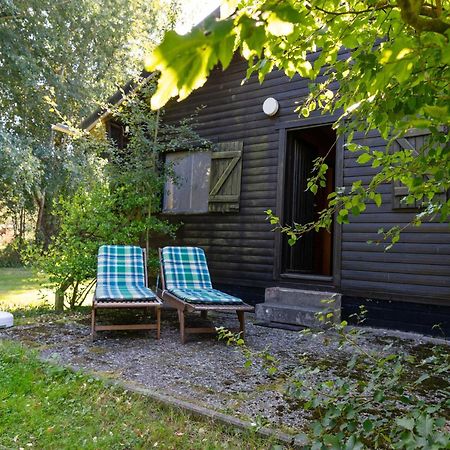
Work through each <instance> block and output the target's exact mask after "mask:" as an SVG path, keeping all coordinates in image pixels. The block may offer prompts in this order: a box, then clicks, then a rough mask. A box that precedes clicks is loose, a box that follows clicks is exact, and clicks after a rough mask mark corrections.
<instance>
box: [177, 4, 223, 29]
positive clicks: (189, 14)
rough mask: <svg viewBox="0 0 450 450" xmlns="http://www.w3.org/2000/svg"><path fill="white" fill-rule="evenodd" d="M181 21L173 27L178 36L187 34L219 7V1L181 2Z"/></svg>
mask: <svg viewBox="0 0 450 450" xmlns="http://www.w3.org/2000/svg"><path fill="white" fill-rule="evenodd" d="M181 3H182V13H181V15H180V16H181V18H182V19H181V21H180V23H179V24H178V25H177V26H176V27H175V31H176V32H177V33H179V34H185V33H187V32H188V31H189V30H190V29H191V28H192V27H193V26H194V25H196V24H197V23H199V22H201V21H202V19H204V18H205V17H206V16H207V15H208V14H210V13H211V12H213V11H214V10H215V9H216V8H218V7H219V5H220V0H182V2H181Z"/></svg>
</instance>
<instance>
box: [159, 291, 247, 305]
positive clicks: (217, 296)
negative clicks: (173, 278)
mask: <svg viewBox="0 0 450 450" xmlns="http://www.w3.org/2000/svg"><path fill="white" fill-rule="evenodd" d="M168 292H170V293H171V294H173V295H175V296H176V297H178V298H180V299H181V300H184V301H185V302H188V303H196V304H220V305H236V304H238V305H241V304H242V303H243V301H242V300H241V299H240V298H237V297H233V296H232V295H230V294H226V293H225V292H222V291H218V290H217V289H187V288H184V289H183V288H172V289H168Z"/></svg>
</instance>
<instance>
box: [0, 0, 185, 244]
mask: <svg viewBox="0 0 450 450" xmlns="http://www.w3.org/2000/svg"><path fill="white" fill-rule="evenodd" d="M176 5H177V3H176V0H151V1H146V2H145V1H142V0H132V1H130V0H109V1H108V2H100V3H99V2H98V1H95V0H76V1H64V0H57V1H50V0H14V1H9V0H1V1H0V42H1V47H0V61H1V67H2V70H1V71H0V109H1V111H2V118H1V123H2V133H3V132H5V133H7V134H8V136H12V139H13V140H14V144H17V143H19V144H20V145H15V147H13V150H14V151H13V152H11V151H10V148H6V149H5V148H4V141H3V142H2V143H1V145H0V169H1V170H0V173H1V174H2V175H3V174H7V175H6V176H7V177H8V178H7V179H5V180H4V182H5V183H7V184H8V186H7V187H8V191H7V192H8V193H9V191H10V190H13V191H14V192H11V193H9V197H8V200H9V198H10V197H11V196H12V195H14V196H15V197H16V202H15V203H14V204H15V205H17V206H15V210H16V209H18V208H19V206H20V205H21V203H20V201H21V202H22V203H23V204H24V206H23V208H26V212H27V213H28V217H27V218H26V219H27V221H30V220H32V219H35V220H36V234H37V239H38V240H40V241H43V242H44V245H45V246H47V245H48V244H49V242H50V237H51V235H52V234H54V232H55V230H56V227H57V224H56V223H54V222H53V220H52V205H53V201H54V200H55V199H57V198H58V197H59V196H60V195H67V194H68V193H73V192H74V190H75V189H76V186H77V185H78V182H79V181H80V176H81V178H82V175H83V170H84V167H85V163H86V155H84V154H82V153H73V152H71V149H70V147H69V148H68V147H67V146H64V145H63V146H61V147H59V146H58V147H57V148H55V147H54V146H53V143H52V138H53V136H52V134H51V125H52V123H55V122H56V121H58V120H61V119H62V118H63V119H64V120H65V121H68V122H70V123H72V124H77V123H78V120H79V117H81V116H83V115H85V114H86V113H87V112H88V111H89V112H90V110H91V109H92V107H93V106H92V105H95V104H96V102H97V99H99V98H106V97H107V96H109V95H110V94H111V93H112V92H113V91H115V90H116V89H117V88H116V84H117V83H118V84H120V85H121V84H124V83H125V82H126V81H128V79H130V78H132V77H134V76H136V75H137V74H139V73H140V72H141V70H142V58H143V54H144V53H145V52H147V51H149V50H150V49H151V48H152V47H153V46H154V45H155V42H157V41H158V40H159V39H160V37H161V33H162V30H164V29H167V28H168V27H171V26H172V25H173V22H174V20H175V18H176ZM55 105H56V106H57V107H56V108H55ZM56 110H57V111H58V114H57V113H56ZM5 151H6V152H7V153H6V154H5V155H3V153H4V152H5ZM2 155H3V156H2ZM5 158H7V159H8V160H14V161H15V162H18V161H19V162H20V165H21V166H23V167H25V168H26V169H27V170H25V171H23V172H22V171H21V170H19V166H16V167H17V169H16V170H15V172H14V173H13V174H11V173H10V172H11V171H10V170H9V169H10V166H9V165H6V166H4V164H5V161H4V159H5ZM6 164H8V161H6ZM33 168H34V170H32V171H31V172H30V171H29V169H33ZM17 174H19V175H17ZM74 175H75V176H74ZM0 176H1V175H0ZM18 176H20V177H22V178H21V179H20V180H19V179H18ZM16 181H18V183H16ZM19 194H20V198H19V197H18V195H19ZM24 197H25V199H26V202H25V201H24ZM23 208H22V210H23ZM35 211H37V214H36V216H33V217H30V215H31V214H33V213H34V212H35Z"/></svg>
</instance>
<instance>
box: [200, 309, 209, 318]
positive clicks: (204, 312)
mask: <svg viewBox="0 0 450 450" xmlns="http://www.w3.org/2000/svg"><path fill="white" fill-rule="evenodd" d="M200 317H201V318H202V319H207V318H208V311H200Z"/></svg>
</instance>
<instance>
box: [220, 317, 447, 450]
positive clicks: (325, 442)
mask: <svg viewBox="0 0 450 450" xmlns="http://www.w3.org/2000/svg"><path fill="white" fill-rule="evenodd" d="M331 330H332V331H333V333H332V335H331V336H330V330H329V331H327V332H324V331H320V332H314V333H313V335H314V336H317V335H318V334H323V335H324V337H325V339H324V342H325V344H327V342H328V343H331V341H336V340H337V342H338V349H343V348H346V349H347V354H348V355H349V356H348V357H347V359H346V360H344V361H341V362H342V365H343V369H342V370H338V369H336V370H335V371H332V373H329V372H328V373H326V372H323V371H322V370H321V367H320V364H317V358H316V356H314V357H311V356H312V355H304V356H303V357H302V358H301V359H300V361H298V364H297V366H296V368H295V369H293V370H292V372H291V373H290V374H289V376H288V378H287V382H286V392H285V394H286V395H287V396H288V397H289V398H290V399H291V404H296V407H297V408H302V409H303V410H305V411H308V412H309V413H310V417H311V422H310V424H309V427H308V429H303V430H299V431H300V433H299V435H300V436H302V438H303V441H304V442H306V443H307V444H305V445H306V446H305V449H306V448H308V449H314V450H322V449H323V450H325V449H329V448H331V449H344V448H345V449H386V450H387V449H411V450H413V449H414V450H415V449H421V448H423V449H431V448H432V449H444V448H448V446H449V445H450V437H449V434H448V432H446V430H448V428H447V427H448V420H449V417H448V410H449V407H450V400H449V399H450V396H449V394H450V379H449V377H448V374H449V370H450V358H449V353H448V351H447V349H446V348H445V347H444V348H442V347H438V346H436V347H434V348H433V349H432V351H431V353H430V354H429V355H428V356H427V357H423V356H422V357H420V356H417V357H416V356H413V355H408V354H403V353H396V352H394V351H393V349H392V343H390V344H388V345H386V346H384V348H383V349H382V350H381V351H379V350H377V351H371V350H367V349H365V348H364V346H361V345H360V338H361V337H362V335H363V331H362V330H361V329H357V328H353V329H349V328H348V327H347V323H346V322H342V323H340V324H333V325H331ZM305 333H306V334H311V332H310V331H309V330H308V331H306V332H305ZM325 333H326V334H325ZM221 336H222V338H225V339H227V341H228V343H230V344H234V345H238V346H239V347H241V348H242V349H243V351H244V354H245V356H246V358H247V365H249V364H251V363H252V361H256V360H260V359H261V354H260V352H258V353H257V354H254V352H253V351H252V350H251V349H249V348H248V347H247V346H246V345H245V343H244V342H243V340H242V339H240V338H239V336H235V335H233V334H232V333H230V332H226V331H223V330H222V331H221ZM312 337H313V336H312ZM264 353H266V355H265V356H264V360H266V359H267V358H268V357H270V353H267V352H264ZM271 361H274V358H273V356H272V359H271ZM269 369H270V370H269V374H270V375H272V374H274V373H275V372H276V365H275V367H273V366H272V365H269ZM430 395H431V397H432V398H431V399H430ZM294 402H295V403H294Z"/></svg>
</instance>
